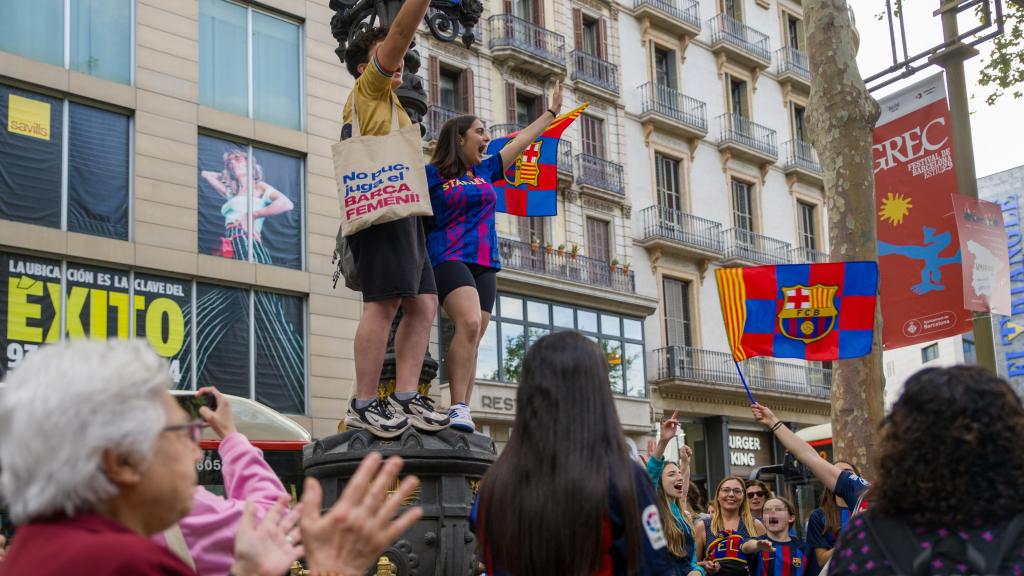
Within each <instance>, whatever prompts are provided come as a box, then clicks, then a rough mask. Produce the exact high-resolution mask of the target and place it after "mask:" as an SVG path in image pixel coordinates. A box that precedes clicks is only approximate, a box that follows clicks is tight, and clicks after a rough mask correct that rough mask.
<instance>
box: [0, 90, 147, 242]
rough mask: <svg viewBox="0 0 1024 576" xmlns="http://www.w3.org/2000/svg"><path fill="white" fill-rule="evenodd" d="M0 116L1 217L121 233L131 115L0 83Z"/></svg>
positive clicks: (125, 212)
mask: <svg viewBox="0 0 1024 576" xmlns="http://www.w3.org/2000/svg"><path fill="white" fill-rule="evenodd" d="M65 106H67V107H68V111H67V117H68V125H67V126H64V123H63V122H64V116H65V114H64V107H65ZM0 122H2V125H3V126H5V127H6V128H7V129H6V130H0V150H3V151H4V153H3V154H0V218H6V219H8V220H15V221H18V222H26V223H29V224H37V225H40V226H48V227H50V228H61V229H65V230H70V231H72V232H81V233H84V234H93V235H98V236H106V237H109V238H117V239H119V240H128V225H129V217H128V216H129V215H128V210H129V208H128V207H129V206H130V205H131V201H130V196H131V194H130V187H131V184H130V181H129V177H128V174H129V155H130V150H129V139H130V132H131V120H130V118H128V117H127V116H125V115H123V114H118V113H115V112H110V111H107V110H101V109H99V108H93V107H91V106H85V105H84V104H79V103H77V102H70V103H69V102H67V101H62V100H58V99H55V98H50V97H48V96H43V95H40V94H35V93H33V92H27V91H23V90H18V89H15V88H11V87H8V86H3V85H0ZM64 154H67V170H64V169H63V168H62V166H63V162H62V156H63V155H64ZM65 185H66V186H67V192H68V193H67V202H66V203H65V202H64V201H63V200H62V197H63V195H62V192H61V188H62V187H63V186H65Z"/></svg>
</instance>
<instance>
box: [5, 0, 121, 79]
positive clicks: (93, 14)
mask: <svg viewBox="0 0 1024 576" xmlns="http://www.w3.org/2000/svg"><path fill="white" fill-rule="evenodd" d="M133 10H134V2H133V1H132V0H13V1H7V2H0V50H3V51H4V52H11V53H13V54H18V55H20V56H24V57H25V58H31V59H33V60H39V61H42V62H46V63H47V64H52V65H54V66H61V67H63V68H69V69H71V70H74V71H76V72H81V73H83V74H89V75H91V76H97V77H99V78H104V79H106V80H111V81H113V82H120V83H122V84H129V83H131V79H132V48H133V47H132V14H133ZM65 14H67V15H68V16H69V18H67V19H65ZM65 47H67V49H65Z"/></svg>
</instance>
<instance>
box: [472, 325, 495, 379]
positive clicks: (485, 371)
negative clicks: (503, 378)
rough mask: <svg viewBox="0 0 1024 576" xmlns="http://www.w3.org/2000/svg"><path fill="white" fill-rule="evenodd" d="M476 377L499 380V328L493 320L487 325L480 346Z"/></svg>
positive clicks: (477, 355)
mask: <svg viewBox="0 0 1024 576" xmlns="http://www.w3.org/2000/svg"><path fill="white" fill-rule="evenodd" d="M476 377H477V378H479V379H481V380H497V379H498V378H499V374H498V328H497V324H495V323H494V322H491V323H489V324H488V325H487V331H485V332H484V337H483V338H481V339H480V348H479V349H478V350H477V354H476Z"/></svg>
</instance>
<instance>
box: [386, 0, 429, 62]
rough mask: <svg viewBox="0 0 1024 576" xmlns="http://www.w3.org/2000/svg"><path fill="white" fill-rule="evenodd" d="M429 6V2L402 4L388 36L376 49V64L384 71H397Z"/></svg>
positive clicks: (412, 1)
mask: <svg viewBox="0 0 1024 576" xmlns="http://www.w3.org/2000/svg"><path fill="white" fill-rule="evenodd" d="M429 6H430V0H405V2H403V3H402V8H401V9H400V10H399V11H398V14H397V15H396V16H395V20H394V21H393V22H392V23H391V27H390V28H388V35H387V36H386V37H385V38H384V41H383V42H381V44H380V46H379V47H378V48H377V62H378V63H379V64H380V65H381V67H383V68H384V69H385V70H398V67H399V66H400V65H401V64H402V58H405V53H406V52H407V51H408V50H409V46H411V45H412V41H413V38H415V37H416V29H417V28H419V26H420V21H421V20H423V17H424V16H425V15H426V14H427V8H428V7H429Z"/></svg>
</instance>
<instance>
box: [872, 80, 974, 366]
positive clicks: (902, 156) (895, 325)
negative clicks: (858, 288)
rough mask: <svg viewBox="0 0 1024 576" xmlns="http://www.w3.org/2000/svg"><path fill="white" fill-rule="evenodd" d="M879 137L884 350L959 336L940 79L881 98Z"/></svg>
mask: <svg viewBox="0 0 1024 576" xmlns="http://www.w3.org/2000/svg"><path fill="white" fill-rule="evenodd" d="M879 104H880V105H881V107H882V116H881V117H880V118H879V119H878V124H877V126H876V127H875V132H874V146H872V157H873V160H874V171H875V206H876V208H877V217H878V267H879V294H880V298H881V302H882V318H883V319H884V321H883V327H882V347H883V348H884V349H886V350H890V349H893V348H899V347H901V346H908V345H910V344H915V343H919V342H927V341H930V340H937V339H939V338H945V337H947V336H953V335H956V334H961V333H963V332H966V331H968V330H970V329H971V328H972V325H973V324H972V321H971V313H970V312H969V311H967V310H965V309H964V287H963V272H962V267H961V261H962V255H961V252H960V240H959V237H958V234H957V227H956V218H955V216H954V210H953V202H952V199H951V196H952V195H953V194H956V193H957V184H956V172H955V169H954V167H953V135H952V130H951V125H950V118H949V107H948V105H947V104H946V90H945V86H944V82H943V77H942V74H936V75H935V76H932V77H931V78H928V79H926V80H924V81H922V82H919V83H917V84H914V85H913V86H910V87H908V88H906V89H904V90H901V91H899V92H897V93H895V94H892V95H890V96H888V97H886V98H883V99H882V100H881V101H880V102H879Z"/></svg>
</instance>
